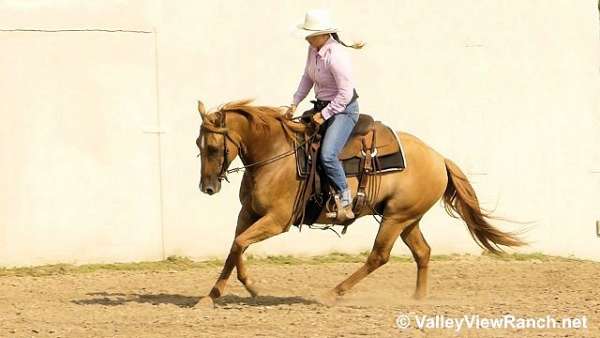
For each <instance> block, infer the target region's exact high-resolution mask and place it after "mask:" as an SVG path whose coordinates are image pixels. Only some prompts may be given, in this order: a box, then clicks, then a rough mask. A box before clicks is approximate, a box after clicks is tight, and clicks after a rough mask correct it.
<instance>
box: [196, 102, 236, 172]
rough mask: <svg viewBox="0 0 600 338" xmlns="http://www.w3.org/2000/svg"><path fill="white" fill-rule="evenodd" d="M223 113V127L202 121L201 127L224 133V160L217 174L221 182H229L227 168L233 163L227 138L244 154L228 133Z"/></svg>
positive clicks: (209, 130)
mask: <svg viewBox="0 0 600 338" xmlns="http://www.w3.org/2000/svg"><path fill="white" fill-rule="evenodd" d="M221 113H222V114H223V117H222V121H223V127H215V126H212V125H206V124H204V123H202V125H201V126H200V129H201V130H204V131H205V132H206V131H208V132H211V133H215V134H221V135H223V162H221V170H220V171H219V174H218V175H217V179H218V180H219V182H221V181H222V180H225V181H227V182H229V179H228V178H227V174H228V173H229V170H227V168H228V167H229V165H230V164H231V163H229V162H228V158H229V147H227V139H229V140H230V141H231V142H232V143H233V144H235V147H236V148H237V150H238V155H239V156H240V157H241V156H242V154H241V152H240V145H239V144H238V143H237V141H235V140H234V139H233V138H232V137H231V136H230V135H229V133H228V130H227V126H226V125H225V121H226V119H225V112H224V111H222V112H221ZM199 156H200V154H198V156H196V157H199Z"/></svg>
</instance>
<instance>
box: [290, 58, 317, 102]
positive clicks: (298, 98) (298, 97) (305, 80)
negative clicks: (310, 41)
mask: <svg viewBox="0 0 600 338" xmlns="http://www.w3.org/2000/svg"><path fill="white" fill-rule="evenodd" d="M309 60H310V48H309V49H308V55H307V57H306V65H305V66H304V74H302V78H301V79H300V84H299V85H298V89H297V90H296V93H295V94H294V101H293V102H294V105H296V106H297V105H298V104H299V103H300V102H302V100H304V98H305V97H306V95H308V92H310V90H311V88H312V86H313V84H314V81H313V80H312V79H311V78H310V76H309V75H308V62H309Z"/></svg>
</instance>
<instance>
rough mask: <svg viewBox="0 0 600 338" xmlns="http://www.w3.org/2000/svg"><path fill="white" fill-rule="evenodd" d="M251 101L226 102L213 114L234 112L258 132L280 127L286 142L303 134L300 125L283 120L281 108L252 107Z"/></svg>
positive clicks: (303, 127)
mask: <svg viewBox="0 0 600 338" xmlns="http://www.w3.org/2000/svg"><path fill="white" fill-rule="evenodd" d="M253 101H254V100H253V99H243V100H237V101H231V102H227V103H225V104H223V105H221V106H219V107H218V108H217V109H216V111H215V112H214V113H215V114H218V115H219V116H220V114H222V113H224V112H234V113H238V114H241V115H243V116H245V117H246V118H247V119H248V121H249V122H250V124H251V125H252V127H255V128H256V129H257V130H258V131H259V132H263V133H267V132H269V131H270V130H271V128H272V127H274V126H281V127H282V128H283V131H284V134H285V136H286V139H287V140H288V141H294V140H296V133H300V132H304V130H305V129H306V126H304V125H303V124H302V123H298V122H292V121H290V120H288V119H287V118H285V116H284V115H283V114H284V112H285V111H284V109H283V108H282V107H270V106H254V105H251V103H252V102H253Z"/></svg>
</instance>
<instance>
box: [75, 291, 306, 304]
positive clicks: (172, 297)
mask: <svg viewBox="0 0 600 338" xmlns="http://www.w3.org/2000/svg"><path fill="white" fill-rule="evenodd" d="M86 295H87V296H92V297H94V298H91V299H77V300H72V301H71V302H72V303H75V304H77V305H105V306H118V305H126V304H128V303H141V304H152V305H161V304H170V305H176V306H179V307H181V308H191V307H193V306H194V305H195V304H196V303H197V302H198V300H199V299H200V297H194V296H184V295H176V294H165V293H159V294H139V293H108V292H92V293H87V294H86ZM316 303H317V302H316V301H314V300H311V299H306V298H304V297H297V296H295V297H279V296H257V297H241V296H237V295H225V296H223V297H220V298H218V299H216V300H215V304H216V305H217V306H225V307H226V306H229V305H245V306H274V305H291V304H304V305H309V304H316Z"/></svg>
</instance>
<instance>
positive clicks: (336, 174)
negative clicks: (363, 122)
mask: <svg viewBox="0 0 600 338" xmlns="http://www.w3.org/2000/svg"><path fill="white" fill-rule="evenodd" d="M356 121H358V100H355V101H354V102H352V103H351V104H349V105H348V106H346V109H345V110H344V111H343V112H340V113H337V114H334V115H333V116H331V117H330V118H329V119H327V121H325V123H324V124H323V127H324V128H325V136H324V137H323V141H321V156H320V157H321V164H322V165H323V167H324V168H325V173H326V174H327V177H328V178H329V180H330V181H331V182H333V185H334V188H335V190H336V191H337V192H338V193H343V192H345V191H347V190H348V183H347V182H346V174H345V173H344V168H343V167H342V162H341V161H340V160H339V159H338V155H339V153H340V151H342V148H344V145H345V144H346V141H348V138H349V137H350V133H352V129H354V125H355V124H356Z"/></svg>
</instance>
